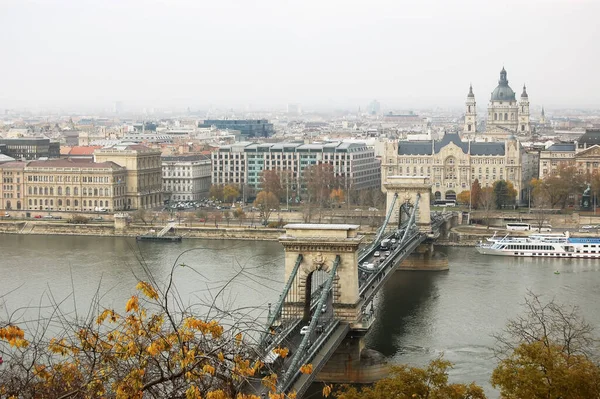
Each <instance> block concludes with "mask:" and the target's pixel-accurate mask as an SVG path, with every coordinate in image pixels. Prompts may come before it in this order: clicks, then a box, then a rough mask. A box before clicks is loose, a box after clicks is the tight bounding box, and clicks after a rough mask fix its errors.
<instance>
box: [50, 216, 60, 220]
mask: <svg viewBox="0 0 600 399" xmlns="http://www.w3.org/2000/svg"><path fill="white" fill-rule="evenodd" d="M52 219H62V216H53V217H52Z"/></svg>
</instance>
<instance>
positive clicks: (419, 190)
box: [383, 176, 431, 233]
mask: <svg viewBox="0 0 600 399" xmlns="http://www.w3.org/2000/svg"><path fill="white" fill-rule="evenodd" d="M383 191H384V192H385V193H386V195H387V209H386V212H390V208H391V207H393V209H392V210H391V212H392V216H391V217H390V221H389V224H388V226H397V225H398V224H399V223H400V221H401V210H400V207H401V205H402V204H404V203H406V202H410V203H411V204H415V203H416V202H417V197H420V198H419V206H418V209H417V215H416V224H417V227H418V228H419V230H420V231H421V232H423V233H431V215H430V205H429V204H430V201H431V183H430V180H429V177H427V176H413V177H409V176H388V177H387V180H386V181H385V182H383ZM396 194H397V195H398V198H397V199H396V201H394V196H395V195H396Z"/></svg>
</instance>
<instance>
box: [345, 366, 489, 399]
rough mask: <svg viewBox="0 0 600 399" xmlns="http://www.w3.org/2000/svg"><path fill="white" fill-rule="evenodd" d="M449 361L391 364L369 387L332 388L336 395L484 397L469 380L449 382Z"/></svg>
mask: <svg viewBox="0 0 600 399" xmlns="http://www.w3.org/2000/svg"><path fill="white" fill-rule="evenodd" d="M451 368H452V363H450V362H449V361H447V360H443V359H442V358H437V359H434V360H432V361H431V362H430V363H429V365H428V366H427V368H426V369H422V368H418V367H408V366H404V365H402V366H393V367H392V368H391V371H390V376H389V377H387V378H384V379H382V380H380V381H377V382H376V383H375V385H374V386H373V387H364V388H361V389H360V390H358V389H357V388H355V387H349V386H342V388H341V389H339V390H338V391H336V392H335V397H336V398H337V399H388V398H398V399H415V398H416V399H426V398H427V399H485V397H486V396H485V394H484V392H483V389H482V388H481V387H480V386H478V385H476V384H475V383H471V384H469V385H465V384H449V383H448V370H449V369H451Z"/></svg>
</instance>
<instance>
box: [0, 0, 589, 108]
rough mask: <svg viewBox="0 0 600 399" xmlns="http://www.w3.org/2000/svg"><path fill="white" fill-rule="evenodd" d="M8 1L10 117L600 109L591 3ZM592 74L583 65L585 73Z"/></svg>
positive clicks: (4, 19) (5, 94)
mask: <svg viewBox="0 0 600 399" xmlns="http://www.w3.org/2000/svg"><path fill="white" fill-rule="evenodd" d="M503 4H504V5H505V6H504V8H499V7H490V6H489V4H487V3H481V2H472V1H462V0H461V1H459V2H454V3H453V4H447V3H446V2H441V1H430V2H418V3H414V2H413V3H408V2H407V3H404V2H401V3H399V2H392V1H387V0H381V1H376V2H371V3H369V4H368V5H366V4H354V3H347V2H338V1H330V2H327V4H320V3H318V2H312V1H308V2H303V3H302V4H292V3H281V2H276V1H261V2H258V3H253V4H246V3H238V2H235V1H222V2H218V3H206V2H202V3H196V2H191V1H177V2H173V3H169V4H168V5H167V4H159V3H146V2H142V1H137V0H130V1H125V2H111V1H109V2H106V3H102V4H97V3H95V2H92V1H80V2H77V3H73V2H71V1H55V2H20V1H10V0H9V1H7V2H4V4H3V6H2V12H1V13H0V35H1V37H3V38H5V39H7V40H5V42H4V43H3V48H4V50H3V53H4V57H3V58H4V60H5V61H4V62H3V63H2V64H0V76H2V77H3V89H2V92H1V93H0V108H9V109H12V108H17V109H23V108H68V109H110V108H112V106H113V104H114V103H115V102H116V101H122V102H123V104H124V107H125V109H142V108H144V107H156V108H187V107H190V108H192V109H206V108H208V107H209V106H215V107H222V108H229V107H232V108H239V107H244V106H246V105H247V104H252V105H253V106H254V107H257V108H261V107H276V108H283V107H284V106H285V104H287V103H296V102H297V103H301V104H302V105H303V108H307V109H308V108H316V109H318V108H330V109H332V108H347V107H349V108H352V107H355V106H357V105H366V104H368V103H369V102H370V101H371V100H373V99H377V100H379V101H380V102H381V104H382V108H388V109H389V108H404V109H415V108H425V107H432V106H433V107H435V106H439V107H449V108H461V107H462V106H463V105H464V101H465V97H466V95H467V93H468V90H469V85H470V84H472V85H473V91H474V94H475V97H476V99H477V103H478V105H480V106H481V105H484V104H486V103H487V102H488V101H489V97H490V93H491V91H492V90H493V89H494V87H495V86H496V84H497V79H498V73H499V72H500V70H501V68H502V67H505V68H506V70H507V72H508V80H509V83H510V85H511V87H512V88H513V89H514V90H515V92H520V89H521V87H522V85H523V84H524V83H525V84H527V89H528V92H529V94H530V101H531V105H532V108H533V109H536V108H538V107H540V106H542V105H544V106H545V107H546V108H547V109H548V108H578V107H580V108H595V107H596V108H597V107H598V106H600V80H598V79H597V78H596V75H595V70H594V68H593V66H594V65H595V64H597V62H596V61H598V60H597V57H598V55H597V54H596V53H595V52H593V51H589V50H587V49H593V48H595V47H594V46H595V42H596V41H597V39H598V38H600V37H599V36H600V35H599V34H598V33H597V32H596V31H595V28H594V26H595V25H594V20H593V18H594V16H595V15H597V14H598V12H599V11H600V4H597V3H594V2H591V1H578V2H568V1H555V2H551V3H547V2H542V1H525V2H517V1H508V2H505V3H503ZM582 60H583V61H582Z"/></svg>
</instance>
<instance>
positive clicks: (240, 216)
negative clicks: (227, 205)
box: [233, 207, 246, 226]
mask: <svg viewBox="0 0 600 399" xmlns="http://www.w3.org/2000/svg"><path fill="white" fill-rule="evenodd" d="M233 217H234V218H236V219H237V220H239V221H240V226H241V225H242V222H243V221H244V219H246V213H245V212H244V210H243V209H242V208H241V207H238V208H235V209H234V210H233Z"/></svg>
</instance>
